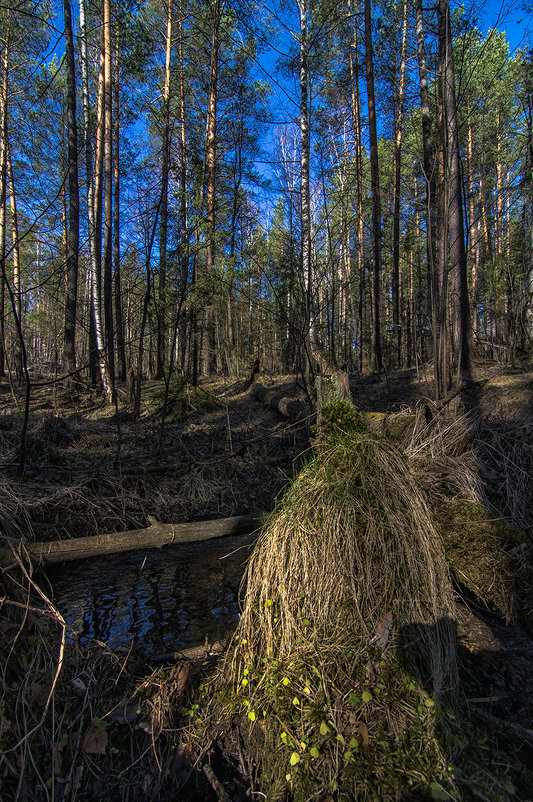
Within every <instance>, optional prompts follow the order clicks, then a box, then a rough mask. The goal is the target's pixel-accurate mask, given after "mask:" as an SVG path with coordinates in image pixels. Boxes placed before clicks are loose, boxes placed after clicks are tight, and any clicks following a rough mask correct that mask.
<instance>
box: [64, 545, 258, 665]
mask: <svg viewBox="0 0 533 802" xmlns="http://www.w3.org/2000/svg"><path fill="white" fill-rule="evenodd" d="M253 542H254V538H253V536H250V535H239V536H235V537H224V538H220V539H217V540H212V541H207V542H203V543H194V544H190V545H183V546H167V547H165V548H163V549H160V550H153V551H149V552H146V551H142V552H134V553H132V554H125V555H117V556H114V557H101V558H96V559H93V560H90V561H89V560H84V561H82V562H77V563H70V564H65V565H62V566H59V567H51V569H50V570H49V571H48V577H49V579H50V582H51V584H52V587H53V591H54V601H55V604H56V605H57V607H58V609H59V610H60V612H61V613H62V615H63V616H64V618H65V620H66V621H67V623H68V625H69V626H70V628H71V629H72V630H73V632H75V633H77V634H78V635H80V637H81V639H82V640H83V638H96V639H97V640H100V641H105V642H108V643H109V645H110V646H111V647H116V646H117V645H120V644H129V643H130V641H131V640H132V638H136V639H137V640H138V641H140V642H141V643H142V646H143V648H144V650H145V651H146V653H147V654H160V653H162V652H170V651H174V650H176V649H184V648H187V647H188V646H196V645H197V644H200V643H203V641H204V639H205V637H206V636H207V638H208V639H209V641H210V642H212V641H215V640H218V639H219V638H221V637H223V635H224V634H225V633H226V632H227V631H228V629H232V628H233V627H234V626H235V624H236V622H237V618H238V601H237V593H238V588H239V583H240V581H241V577H242V574H243V571H244V565H245V563H246V560H247V558H248V557H249V555H250V552H251V546H252V544H253Z"/></svg>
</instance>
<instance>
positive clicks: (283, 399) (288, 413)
mask: <svg viewBox="0 0 533 802" xmlns="http://www.w3.org/2000/svg"><path fill="white" fill-rule="evenodd" d="M252 398H254V399H255V400H256V401H261V403H262V404H265V405H266V406H267V407H270V409H273V410H274V412H278V413H279V414H280V415H283V417H284V418H289V420H291V421H295V420H299V419H301V418H305V417H306V415H308V414H309V406H308V404H307V401H305V399H303V398H294V397H292V398H291V397H290V396H286V395H283V394H282V393H280V392H279V390H275V389H269V388H268V387H265V386H264V384H260V383H259V382H255V383H254V384H253V385H252Z"/></svg>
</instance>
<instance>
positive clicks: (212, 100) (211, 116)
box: [204, 0, 221, 373]
mask: <svg viewBox="0 0 533 802" xmlns="http://www.w3.org/2000/svg"><path fill="white" fill-rule="evenodd" d="M220 3H221V0H213V4H212V23H211V24H212V27H211V70H210V79H209V96H208V106H207V139H206V178H207V192H206V203H207V231H206V273H207V277H208V279H209V280H213V278H214V266H215V229H216V158H217V101H218V72H219V49H220V20H221V6H220ZM205 334H206V340H207V342H206V352H205V362H204V364H205V370H206V373H209V372H210V370H211V369H212V367H216V358H215V357H214V349H215V310H214V306H213V302H212V300H211V302H210V304H209V306H208V308H207V309H206V329H205Z"/></svg>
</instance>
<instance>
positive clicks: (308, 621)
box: [302, 618, 311, 627]
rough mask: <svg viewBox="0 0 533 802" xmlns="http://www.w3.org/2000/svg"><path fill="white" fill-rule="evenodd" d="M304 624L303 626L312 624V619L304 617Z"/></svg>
mask: <svg viewBox="0 0 533 802" xmlns="http://www.w3.org/2000/svg"><path fill="white" fill-rule="evenodd" d="M302 626H303V627H310V626H311V622H310V620H309V619H308V618H304V620H303V621H302Z"/></svg>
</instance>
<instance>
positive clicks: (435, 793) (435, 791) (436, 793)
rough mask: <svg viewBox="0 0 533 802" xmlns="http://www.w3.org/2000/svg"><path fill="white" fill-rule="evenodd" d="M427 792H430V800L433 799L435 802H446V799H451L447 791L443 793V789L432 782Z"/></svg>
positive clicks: (438, 784)
mask: <svg viewBox="0 0 533 802" xmlns="http://www.w3.org/2000/svg"><path fill="white" fill-rule="evenodd" d="M429 790H430V791H431V798H432V799H435V800H436V801H437V802H446V800H448V799H453V797H451V796H450V794H449V793H448V791H445V790H444V788H443V787H442V785H441V784H440V783H437V782H432V783H430V784H429Z"/></svg>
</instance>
